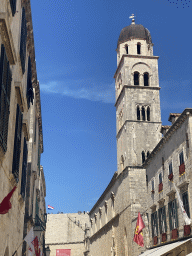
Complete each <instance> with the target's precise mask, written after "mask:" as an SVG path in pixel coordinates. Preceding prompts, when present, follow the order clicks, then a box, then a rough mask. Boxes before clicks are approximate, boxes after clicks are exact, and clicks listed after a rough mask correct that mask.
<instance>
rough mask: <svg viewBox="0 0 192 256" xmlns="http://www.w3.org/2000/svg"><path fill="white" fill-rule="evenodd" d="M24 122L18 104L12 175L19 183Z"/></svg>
mask: <svg viewBox="0 0 192 256" xmlns="http://www.w3.org/2000/svg"><path fill="white" fill-rule="evenodd" d="M22 121H23V114H22V113H21V110H20V107H19V105H18V104H17V114H16V124H15V139H14V151H13V165H12V173H13V175H14V177H15V179H16V181H17V182H18V181H19V162H20V152H21V131H22Z"/></svg>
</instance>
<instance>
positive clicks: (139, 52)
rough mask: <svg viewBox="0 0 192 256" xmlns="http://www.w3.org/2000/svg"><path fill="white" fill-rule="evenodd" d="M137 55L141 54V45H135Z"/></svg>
mask: <svg viewBox="0 0 192 256" xmlns="http://www.w3.org/2000/svg"><path fill="white" fill-rule="evenodd" d="M137 54H141V44H140V43H137Z"/></svg>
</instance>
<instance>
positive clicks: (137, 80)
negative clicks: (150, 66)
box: [134, 72, 139, 85]
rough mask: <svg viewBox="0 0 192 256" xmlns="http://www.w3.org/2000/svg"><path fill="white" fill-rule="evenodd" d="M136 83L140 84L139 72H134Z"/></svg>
mask: <svg viewBox="0 0 192 256" xmlns="http://www.w3.org/2000/svg"><path fill="white" fill-rule="evenodd" d="M134 85H139V72H135V73H134Z"/></svg>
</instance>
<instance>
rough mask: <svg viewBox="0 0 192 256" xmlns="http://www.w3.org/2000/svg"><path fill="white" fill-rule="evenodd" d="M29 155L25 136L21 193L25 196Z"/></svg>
mask: <svg viewBox="0 0 192 256" xmlns="http://www.w3.org/2000/svg"><path fill="white" fill-rule="evenodd" d="M27 155H28V149H27V142H26V139H25V138H24V143H23V164H22V179H21V195H22V197H23V198H24V197H25V187H26V176H27V175H26V172H27Z"/></svg>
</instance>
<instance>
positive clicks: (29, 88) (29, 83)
mask: <svg viewBox="0 0 192 256" xmlns="http://www.w3.org/2000/svg"><path fill="white" fill-rule="evenodd" d="M26 94H27V103H28V108H29V107H30V102H31V103H32V104H33V98H34V95H33V86H32V72H31V58H30V57H29V59H28V73H27V93H26Z"/></svg>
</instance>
